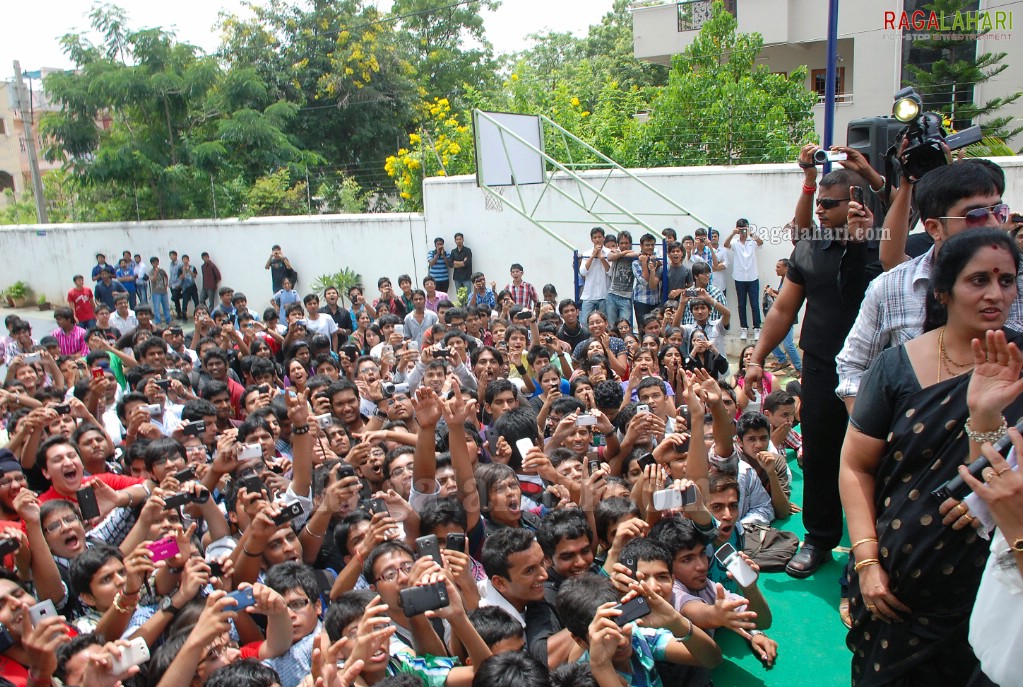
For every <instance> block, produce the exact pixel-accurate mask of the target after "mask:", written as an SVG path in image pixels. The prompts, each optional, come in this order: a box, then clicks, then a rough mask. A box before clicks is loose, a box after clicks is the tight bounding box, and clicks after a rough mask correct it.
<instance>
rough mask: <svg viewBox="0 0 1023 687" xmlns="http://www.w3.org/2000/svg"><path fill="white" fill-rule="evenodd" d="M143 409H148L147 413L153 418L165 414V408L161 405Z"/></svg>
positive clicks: (150, 405)
mask: <svg viewBox="0 0 1023 687" xmlns="http://www.w3.org/2000/svg"><path fill="white" fill-rule="evenodd" d="M142 407H143V408H145V409H146V412H147V413H149V415H150V416H151V417H156V416H157V415H159V414H160V413H162V412H163V406H162V405H160V404H159V403H150V404H148V405H144V406H142Z"/></svg>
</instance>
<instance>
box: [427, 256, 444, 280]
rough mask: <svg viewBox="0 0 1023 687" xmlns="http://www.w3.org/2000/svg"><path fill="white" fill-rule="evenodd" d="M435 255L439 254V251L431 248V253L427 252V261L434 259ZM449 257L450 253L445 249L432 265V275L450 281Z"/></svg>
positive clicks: (437, 278)
mask: <svg viewBox="0 0 1023 687" xmlns="http://www.w3.org/2000/svg"><path fill="white" fill-rule="evenodd" d="M435 255H437V251H435V250H431V251H430V252H429V253H427V254H426V260H427V262H429V261H430V260H433V256H435ZM447 259H448V254H447V251H445V252H444V254H443V255H441V256H440V257H439V258H437V262H435V263H433V264H432V265H430V276H431V277H433V278H434V279H436V280H437V281H440V282H446V281H449V278H448V263H447Z"/></svg>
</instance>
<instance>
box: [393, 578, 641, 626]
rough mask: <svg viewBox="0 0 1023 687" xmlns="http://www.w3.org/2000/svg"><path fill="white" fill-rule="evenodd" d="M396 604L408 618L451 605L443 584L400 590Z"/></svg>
mask: <svg viewBox="0 0 1023 687" xmlns="http://www.w3.org/2000/svg"><path fill="white" fill-rule="evenodd" d="M398 602H399V604H400V605H401V609H402V610H403V611H404V612H405V615H406V616H408V617H410V618H411V617H412V616H415V615H420V614H422V613H425V612H427V611H435V610H437V609H438V608H444V607H445V606H447V605H449V604H450V603H451V601H450V600H449V599H448V590H447V588H446V587H445V586H444V583H443V582H437V583H435V584H428V585H424V586H421V587H409V588H407V589H402V590H401V591H400V592H398ZM647 612H649V610H648V611H647Z"/></svg>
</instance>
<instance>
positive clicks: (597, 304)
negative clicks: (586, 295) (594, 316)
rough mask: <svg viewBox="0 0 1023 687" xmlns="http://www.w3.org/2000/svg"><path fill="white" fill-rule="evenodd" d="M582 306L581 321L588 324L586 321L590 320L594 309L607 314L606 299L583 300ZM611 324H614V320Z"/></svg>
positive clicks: (580, 310) (580, 311)
mask: <svg viewBox="0 0 1023 687" xmlns="http://www.w3.org/2000/svg"><path fill="white" fill-rule="evenodd" d="M582 306H583V307H582V308H580V309H579V321H580V322H582V323H583V326H586V322H588V321H589V318H590V313H591V312H593V311H594V310H599V311H600V312H602V313H604V314H605V315H606V314H607V305H606V301H605V299H603V298H601V299H600V300H598V301H583V302H582ZM611 324H614V323H613V322H612V323H611Z"/></svg>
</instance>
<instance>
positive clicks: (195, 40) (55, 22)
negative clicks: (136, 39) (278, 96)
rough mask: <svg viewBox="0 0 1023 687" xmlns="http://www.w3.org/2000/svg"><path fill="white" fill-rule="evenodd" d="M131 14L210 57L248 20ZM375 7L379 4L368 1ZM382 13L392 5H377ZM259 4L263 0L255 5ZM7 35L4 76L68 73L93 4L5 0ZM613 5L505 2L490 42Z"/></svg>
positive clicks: (560, 25) (194, 11)
mask: <svg viewBox="0 0 1023 687" xmlns="http://www.w3.org/2000/svg"><path fill="white" fill-rule="evenodd" d="M111 1H112V2H113V4H116V5H120V6H121V7H124V8H125V9H126V10H127V12H128V20H129V25H130V26H131V27H133V28H144V27H153V26H162V27H164V28H174V29H175V30H176V33H177V36H178V39H179V40H182V41H185V42H188V43H192V44H194V45H198V46H200V47H201V48H203V49H204V50H206V51H207V52H212V51H214V50H216V49H217V47H218V46H219V44H220V37H219V35H218V33H217V32H216V31H215V30H214V28H213V27H214V25H215V24H216V22H217V15H218V13H219V12H220V11H221V10H225V11H227V12H229V13H238V14H242V15H243V16H247V14H248V13H247V11H246V10H245V8H243V7H242V2H241V0H171V1H170V2H164V1H161V0H111ZM367 1H368V2H372V1H373V0H367ZM376 1H377V2H378V6H379V7H380V9H381V10H386V9H388V8H389V7H390V0H376ZM255 2H259V0H255ZM3 4H4V12H3V15H4V19H3V26H4V29H3V33H2V34H0V35H2V37H0V77H3V78H9V77H10V76H11V75H13V73H14V67H13V61H14V60H21V68H22V69H23V70H26V71H31V70H35V69H39V68H41V67H57V68H67V67H70V66H71V63H70V61H69V60H68V59H67V57H65V55H64V54H63V53H62V52H61V49H60V44H59V42H58V40H59V38H60V36H62V35H64V34H65V33H68V32H71V31H84V30H85V29H87V28H88V25H89V20H88V12H89V9H90V8H91V7H92V4H91V3H90V2H88V1H87V0H37V2H25V0H5V2H4V3H3ZM612 4H613V0H554V1H552V0H504V2H503V4H502V6H501V8H500V9H498V10H497V11H496V12H492V13H488V14H486V15H484V18H485V21H486V25H487V33H488V36H489V38H490V42H491V43H493V45H494V48H495V50H497V51H498V52H514V51H516V50H521V49H522V48H523V47H525V37H526V35H527V34H530V33H537V32H540V31H543V30H544V29H546V28H549V29H552V30H555V31H571V32H573V33H576V34H578V35H585V33H586V29H587V27H588V26H589V25H590V24H595V23H597V22H599V21H600V18H601V17H602V16H603V15H604V14H605V13H607V12H608V11H610V9H611V7H612Z"/></svg>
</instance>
